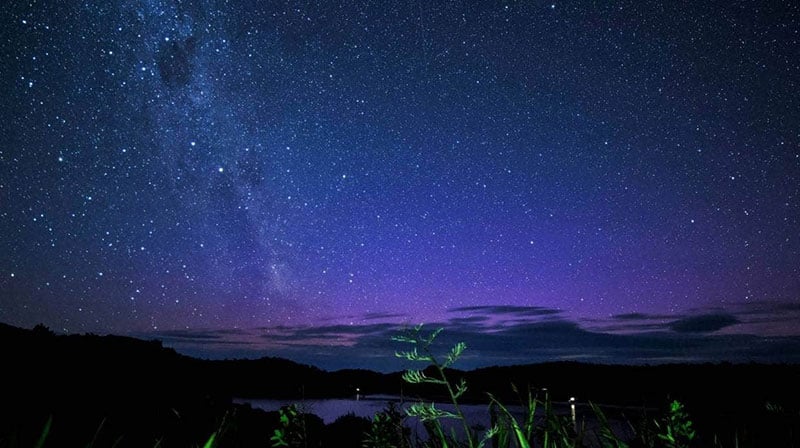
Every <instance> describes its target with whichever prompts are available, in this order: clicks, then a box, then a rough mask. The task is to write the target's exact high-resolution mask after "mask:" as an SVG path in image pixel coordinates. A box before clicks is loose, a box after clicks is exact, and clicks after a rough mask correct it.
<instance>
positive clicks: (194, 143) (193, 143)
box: [189, 142, 197, 146]
mask: <svg viewBox="0 0 800 448" xmlns="http://www.w3.org/2000/svg"><path fill="white" fill-rule="evenodd" d="M189 144H190V145H192V146H195V145H197V142H189Z"/></svg>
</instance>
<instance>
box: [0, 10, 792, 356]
mask: <svg viewBox="0 0 800 448" xmlns="http://www.w3.org/2000/svg"><path fill="white" fill-rule="evenodd" d="M0 18H2V23H4V26H3V30H2V32H0V51H2V60H3V66H4V67H5V69H4V76H2V77H0V92H2V96H3V101H2V104H1V105H0V126H2V135H3V137H4V142H3V145H2V147H0V207H1V208H0V253H2V256H1V257H0V321H2V322H6V323H10V324H14V325H20V326H27V327H31V326H33V325H35V324H37V323H40V322H41V323H44V324H45V325H47V326H49V327H51V328H52V329H53V330H56V331H63V332H97V333H118V334H137V335H145V336H147V335H149V337H152V336H159V337H164V338H166V340H167V342H169V341H173V342H174V343H175V344H176V346H178V347H180V348H182V349H184V350H185V351H187V352H191V353H193V354H198V355H201V356H228V355H243V356H244V355H246V356H260V355H270V354H273V353H279V354H281V353H283V354H287V356H294V357H295V358H298V359H307V360H312V361H314V362H317V363H319V364H322V365H334V364H331V363H327V361H325V360H321V359H318V358H314V357H313V356H309V355H308V353H309V352H308V351H302V350H301V351H299V352H294V351H291V350H294V349H295V348H297V347H301V348H303V349H304V350H306V349H307V350H312V349H313V348H314V347H318V346H327V345H333V346H336V347H350V348H353V347H358V348H359V349H360V350H362V352H369V348H367V347H366V346H365V345H363V344H366V345H369V344H368V341H369V340H370V339H369V338H371V337H373V336H376V335H379V336H380V338H384V337H385V336H386V335H387V334H388V333H390V330H392V329H395V326H396V325H402V324H408V323H418V322H430V323H439V324H443V325H445V326H448V327H450V328H451V329H452V332H453V333H454V335H459V334H461V335H464V338H465V339H467V340H475V341H479V340H481V339H480V336H484V337H485V338H484V339H483V340H484V341H489V342H486V344H488V345H486V346H485V347H483V348H482V349H481V348H480V347H477V350H476V353H480V354H481V356H482V357H483V358H482V359H484V360H485V363H489V364H490V363H494V362H496V361H497V362H512V361H513V362H524V361H525V360H526V359H531V360H547V359H553V358H555V359H562V358H564V357H566V358H570V359H578V358H580V359H584V358H588V359H595V360H600V361H602V360H612V361H617V362H627V361H630V362H644V361H648V362H649V361H652V360H672V359H679V360H680V359H683V360H724V359H730V360H742V359H745V360H746V359H756V360H778V361H780V360H794V359H797V358H798V356H800V355H798V354H800V348H798V345H799V344H798V338H800V325H798V319H799V318H800V131H799V129H800V116H799V114H800V113H799V112H798V111H800V99H798V98H800V97H799V96H798V95H797V91H798V87H799V86H798V84H800V50H798V49H800V45H798V39H799V37H798V36H800V34H799V31H798V30H799V29H800V10H798V6H797V5H796V4H794V3H792V2H788V1H787V2H773V3H770V4H769V5H765V4H761V3H758V2H743V3H742V2H737V3H733V4H732V3H731V2H725V1H711V2H690V3H674V4H673V3H668V4H657V3H653V2H639V1H624V2H610V3H603V4H600V5H596V4H587V3H586V2H555V3H553V2H535V1H525V2H438V1H434V2H418V1H417V2H394V3H392V4H388V3H386V2H376V1H360V2H349V1H348V2H344V1H342V2H338V1H331V2H321V3H320V4H313V3H296V2H272V1H268V2H261V1H258V2H255V1H251V2H222V1H212V0H207V1H197V2H185V1H184V2H182V1H175V0H163V1H160V0H114V1H110V2H101V3H98V4H78V3H74V2H55V1H47V2H41V3H33V4H32V3H30V2H20V1H16V0H12V1H10V2H5V3H3V5H2V6H0ZM376 325H377V327H376ZM339 326H341V327H339ZM345 330H347V331H345ZM315 332H317V333H315ZM499 334H502V335H505V336H503V337H504V338H505V339H504V338H499V339H496V340H495V339H493V338H494V337H495V336H497V335H499ZM542 334H546V335H549V336H548V337H552V341H553V342H552V347H553V350H555V352H552V353H551V355H552V356H551V355H548V352H547V351H546V350H544V351H540V352H536V353H533V352H531V353H528V354H527V355H525V356H523V357H522V358H524V359H517V358H514V359H513V360H511V359H509V358H508V357H504V355H502V353H501V351H502V350H500V348H501V345H504V346H508V344H509V342H508V341H512V340H513V341H523V340H528V339H530V337H531V335H542ZM492 335H494V336H492ZM687 335H689V336H687ZM380 338H376V340H377V339H380ZM608 338H611V339H608ZM614 338H622V340H624V341H625V342H624V343H623V345H625V344H628V345H630V347H631V349H630V350H629V351H624V352H614V353H610V352H608V351H606V350H605V348H608V347H613V346H615V345H619V340H617V339H614ZM648 338H651V339H648ZM652 338H656V339H657V340H658V341H659V343H658V344H655V343H653V344H651V345H648V344H649V342H647V341H651V342H652ZM659 338H661V339H659ZM687 338H688V339H687ZM730 338H734V339H735V340H736V341H737V344H738V345H737V346H739V347H746V350H745V349H742V350H740V351H739V352H733V351H729V350H728V351H726V349H725V347H726V346H729V345H730V341H731V340H734V339H730ZM737 338H738V339H737ZM765 338H769V339H765ZM545 339H546V337H545V338H544V339H543V337H539V340H540V341H542V340H545ZM662 339H665V340H669V341H672V342H670V343H673V342H674V343H675V344H677V345H675V346H681V347H683V346H682V345H680V344H682V343H684V342H686V341H689V340H691V341H694V342H696V343H697V344H700V345H702V346H703V347H704V348H703V349H697V350H696V351H691V350H689V351H681V350H682V349H681V350H678V351H676V350H672V349H670V350H666V349H665V350H666V351H665V352H663V353H662V352H658V353H656V354H652V353H651V352H648V351H647V350H650V349H653V347H655V346H658V347H665V346H666V345H669V344H666V343H663V341H662ZM209 341H217V342H219V343H218V344H210V343H209ZM265 341H266V342H265ZM492 341H493V342H492ZM676 341H678V342H676ZM681 341H682V342H681ZM723 341H724V343H723ZM770 341H771V342H770ZM694 342H693V343H694ZM360 344H362V345H360ZM492 344H495V345H492ZM532 344H534V345H535V344H536V343H535V342H533V343H532ZM542 344H544V345H545V346H547V343H546V342H542ZM665 344H666V345H665ZM703 344H706V345H703ZM764 344H766V345H764ZM377 345H380V344H377V343H376V344H372V345H369V347H377ZM287 347H288V348H289V349H291V350H289V351H286V352H284V351H282V350H284V349H286V348H287ZM492 347H494V348H495V350H493V348H492ZM547 347H549V346H547ZM565 347H568V348H570V350H566V349H565ZM598 347H600V348H598ZM670 347H673V348H674V346H670ZM778 347H783V349H780V350H779V349H778ZM786 347H790V349H786ZM556 348H562V349H564V350H560V351H559V350H556ZM653 350H655V349H653ZM556 352H557V353H556ZM743 352H746V353H747V355H742V353H743ZM526 353H527V352H526ZM648 353H650V354H648ZM350 355H351V356H355V355H353V354H352V353H351V354H350ZM748 357H749V358H748ZM326 363H327V364H326ZM475 364H476V365H479V364H481V362H480V361H475ZM364 365H370V364H369V362H367V361H365V362H364Z"/></svg>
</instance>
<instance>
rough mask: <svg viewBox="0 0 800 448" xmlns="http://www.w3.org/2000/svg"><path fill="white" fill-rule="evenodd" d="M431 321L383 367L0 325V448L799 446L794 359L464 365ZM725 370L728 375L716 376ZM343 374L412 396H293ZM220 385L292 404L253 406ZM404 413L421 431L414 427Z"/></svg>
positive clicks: (347, 391) (322, 390)
mask: <svg viewBox="0 0 800 448" xmlns="http://www.w3.org/2000/svg"><path fill="white" fill-rule="evenodd" d="M440 331H441V330H436V331H434V332H431V333H429V334H425V333H423V332H422V328H421V327H419V328H415V329H411V330H410V331H409V332H407V333H404V334H402V335H400V336H398V337H397V338H396V341H398V342H399V343H402V344H406V345H405V346H406V347H408V350H405V351H401V352H399V353H398V355H400V356H401V357H402V358H403V359H407V360H410V361H411V362H414V363H418V365H420V367H422V368H421V369H410V370H407V371H405V372H397V373H393V374H380V373H375V372H368V371H356V370H350V371H339V372H325V371H322V370H319V369H316V368H314V367H310V366H303V365H300V364H296V363H293V362H291V361H287V360H281V359H271V358H265V359H260V360H232V361H206V360H198V359H193V358H189V357H186V356H182V355H179V354H177V353H175V352H174V351H173V350H171V349H166V348H164V347H163V346H162V345H161V343H160V342H158V341H141V340H137V339H133V338H125V337H117V336H102V337H101V336H95V335H84V336H75V335H71V336H58V335H55V334H53V332H51V331H49V330H48V329H47V328H46V327H43V326H37V328H36V329H35V330H24V329H19V328H15V327H10V326H7V325H3V324H0V347H3V352H2V356H3V359H2V361H3V363H2V365H3V369H2V371H3V376H2V380H0V385H2V401H0V448H2V447H14V448H16V447H31V446H35V447H60V446H70V447H71V446H79V447H91V448H94V447H112V446H113V447H155V446H158V447H173V446H178V447H204V448H205V447H209V448H211V447H250V446H262V447H263V446H290V447H315V448H316V447H329V446H330V447H390V446H391V447H398V448H400V447H404V448H412V447H414V448H416V447H423V446H430V447H471V448H475V447H480V446H490V445H491V446H494V447H515V446H518V447H526V446H534V447H577V446H602V447H625V446H628V447H631V448H633V447H680V446H697V447H706V446H709V447H713V446H719V447H739V446H741V447H748V446H789V447H791V446H800V443H798V434H800V431H798V429H799V428H800V424H799V423H800V413H798V408H797V403H798V398H800V392H798V388H797V387H796V381H797V379H798V378H800V369H798V366H764V365H725V364H723V365H666V366H652V367H647V366H641V367H631V366H600V365H587V364H578V363H552V364H545V365H531V366H515V367H493V368H487V369H478V370H474V371H470V372H464V371H459V370H456V369H455V366H454V365H455V364H456V362H457V361H458V359H459V358H460V357H461V356H462V355H463V353H464V352H465V350H467V348H466V346H465V345H463V344H461V343H453V344H449V345H445V347H448V346H449V347H450V348H449V350H443V353H444V354H443V355H441V356H438V355H436V352H437V351H438V350H439V349H438V348H437V345H438V344H439V342H441V341H439V340H437V337H439V335H440ZM446 336H449V335H446V334H442V336H441V337H442V338H444V337H446ZM723 376H727V377H728V379H730V380H731V381H732V382H734V383H735V384H738V385H741V389H739V390H730V389H729V388H727V387H724V386H722V382H721V381H719V378H721V377H723ZM532 382H535V384H534V383H532ZM513 384H518V385H520V386H523V387H520V388H519V389H517V388H514V387H513V386H512V385H513ZM105 385H108V386H105ZM355 385H358V386H360V388H361V391H362V393H363V394H376V393H385V394H392V395H397V394H398V393H399V392H400V390H401V387H402V390H403V392H404V393H405V396H406V397H408V396H413V397H418V399H416V400H415V402H414V403H411V404H410V406H402V407H401V406H397V405H395V404H390V405H389V406H388V407H387V408H386V409H384V410H383V411H381V412H379V413H378V414H377V415H375V416H373V418H371V419H366V418H361V417H357V416H355V415H352V414H351V415H345V416H342V417H340V418H338V419H337V420H336V421H334V422H332V423H329V424H325V423H324V422H323V421H322V419H321V418H319V417H318V416H315V415H313V414H310V413H308V412H306V411H305V410H304V408H303V398H306V399H308V398H322V397H331V398H332V397H352V394H353V391H354V387H355ZM403 385H405V386H403ZM534 385H538V387H541V385H548V386H549V391H545V390H544V389H541V388H537V387H534ZM573 392H575V393H576V395H578V396H579V397H581V398H583V404H579V410H580V411H581V412H580V413H579V415H580V416H581V418H578V419H577V420H576V421H573V420H572V419H571V418H570V416H569V415H568V414H564V412H563V410H564V409H567V408H565V407H564V406H565V405H564V404H563V403H564V402H565V401H566V398H567V397H568V396H569V395H567V393H573ZM554 396H558V397H560V400H559V401H555V400H554V399H552V398H551V397H554ZM233 397H253V398H255V397H264V398H281V399H287V398H289V399H296V400H297V403H298V406H295V407H294V408H293V409H292V408H286V409H282V410H281V411H276V412H265V411H262V410H260V409H254V408H252V407H250V406H249V405H246V404H237V403H235V402H234V401H233V400H232V398H233ZM587 400H593V401H595V402H598V403H604V404H603V405H602V406H594V405H589V404H586V403H588V401H587ZM434 403H436V404H434ZM441 403H449V405H448V406H445V405H443V404H441ZM462 403H465V404H475V403H484V405H485V406H486V407H487V412H488V413H489V415H490V416H491V424H490V425H489V428H479V427H476V426H475V422H469V421H467V419H466V418H465V415H464V414H463V412H461V411H462V409H461V408H460V407H461V405H462ZM508 404H515V405H522V406H521V409H523V410H524V411H523V412H522V413H520V412H519V411H518V409H520V408H519V407H515V408H512V407H511V406H508ZM610 404H619V405H622V407H615V406H610ZM405 409H407V411H406V410H405ZM416 421H419V422H420V424H421V429H420V430H412V426H413V424H414V422H416Z"/></svg>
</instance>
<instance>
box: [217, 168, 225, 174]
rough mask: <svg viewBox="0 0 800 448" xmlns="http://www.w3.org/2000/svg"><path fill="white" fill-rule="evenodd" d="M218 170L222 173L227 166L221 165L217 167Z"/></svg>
mask: <svg viewBox="0 0 800 448" xmlns="http://www.w3.org/2000/svg"><path fill="white" fill-rule="evenodd" d="M217 171H219V172H220V173H221V172H223V171H225V168H223V167H219V168H217Z"/></svg>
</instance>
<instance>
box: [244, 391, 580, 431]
mask: <svg viewBox="0 0 800 448" xmlns="http://www.w3.org/2000/svg"><path fill="white" fill-rule="evenodd" d="M234 401H235V402H236V403H249V404H250V405H251V406H252V407H254V408H259V409H263V410H265V411H277V410H278V409H280V408H281V407H282V406H286V405H290V404H295V405H297V406H298V407H299V408H300V409H302V410H304V411H305V412H309V413H311V414H315V415H317V416H319V417H320V418H322V420H323V421H324V422H325V423H326V424H328V423H332V422H333V421H334V420H336V419H337V418H339V417H341V416H343V415H346V414H350V413H352V414H355V415H356V416H359V417H365V418H368V419H372V417H373V416H374V415H375V414H377V413H378V412H381V411H382V410H384V409H385V408H386V406H387V405H388V403H389V402H393V403H395V404H397V405H398V407H399V408H400V409H403V410H404V409H406V408H408V406H410V405H411V404H412V403H413V401H406V402H402V401H401V398H400V397H399V396H391V395H367V396H362V397H360V398H359V399H358V400H356V399H352V398H351V399H324V400H260V399H243V398H238V399H236V400H234ZM436 407H437V408H438V409H442V410H445V411H451V412H453V411H454V409H453V406H452V405H448V404H440V403H436ZM488 409H489V407H488V405H487V404H475V405H470V404H462V405H461V411H462V412H463V413H464V416H465V417H466V418H467V421H468V422H469V423H470V425H473V426H475V425H477V426H479V427H481V428H488V427H489V421H490V419H489V411H488ZM508 410H509V411H510V412H511V413H512V414H514V415H515V416H517V417H518V418H519V419H522V418H524V413H525V409H524V408H523V407H522V406H508ZM560 410H561V412H560V413H562V412H563V413H568V412H569V411H568V410H567V408H563V409H560Z"/></svg>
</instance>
